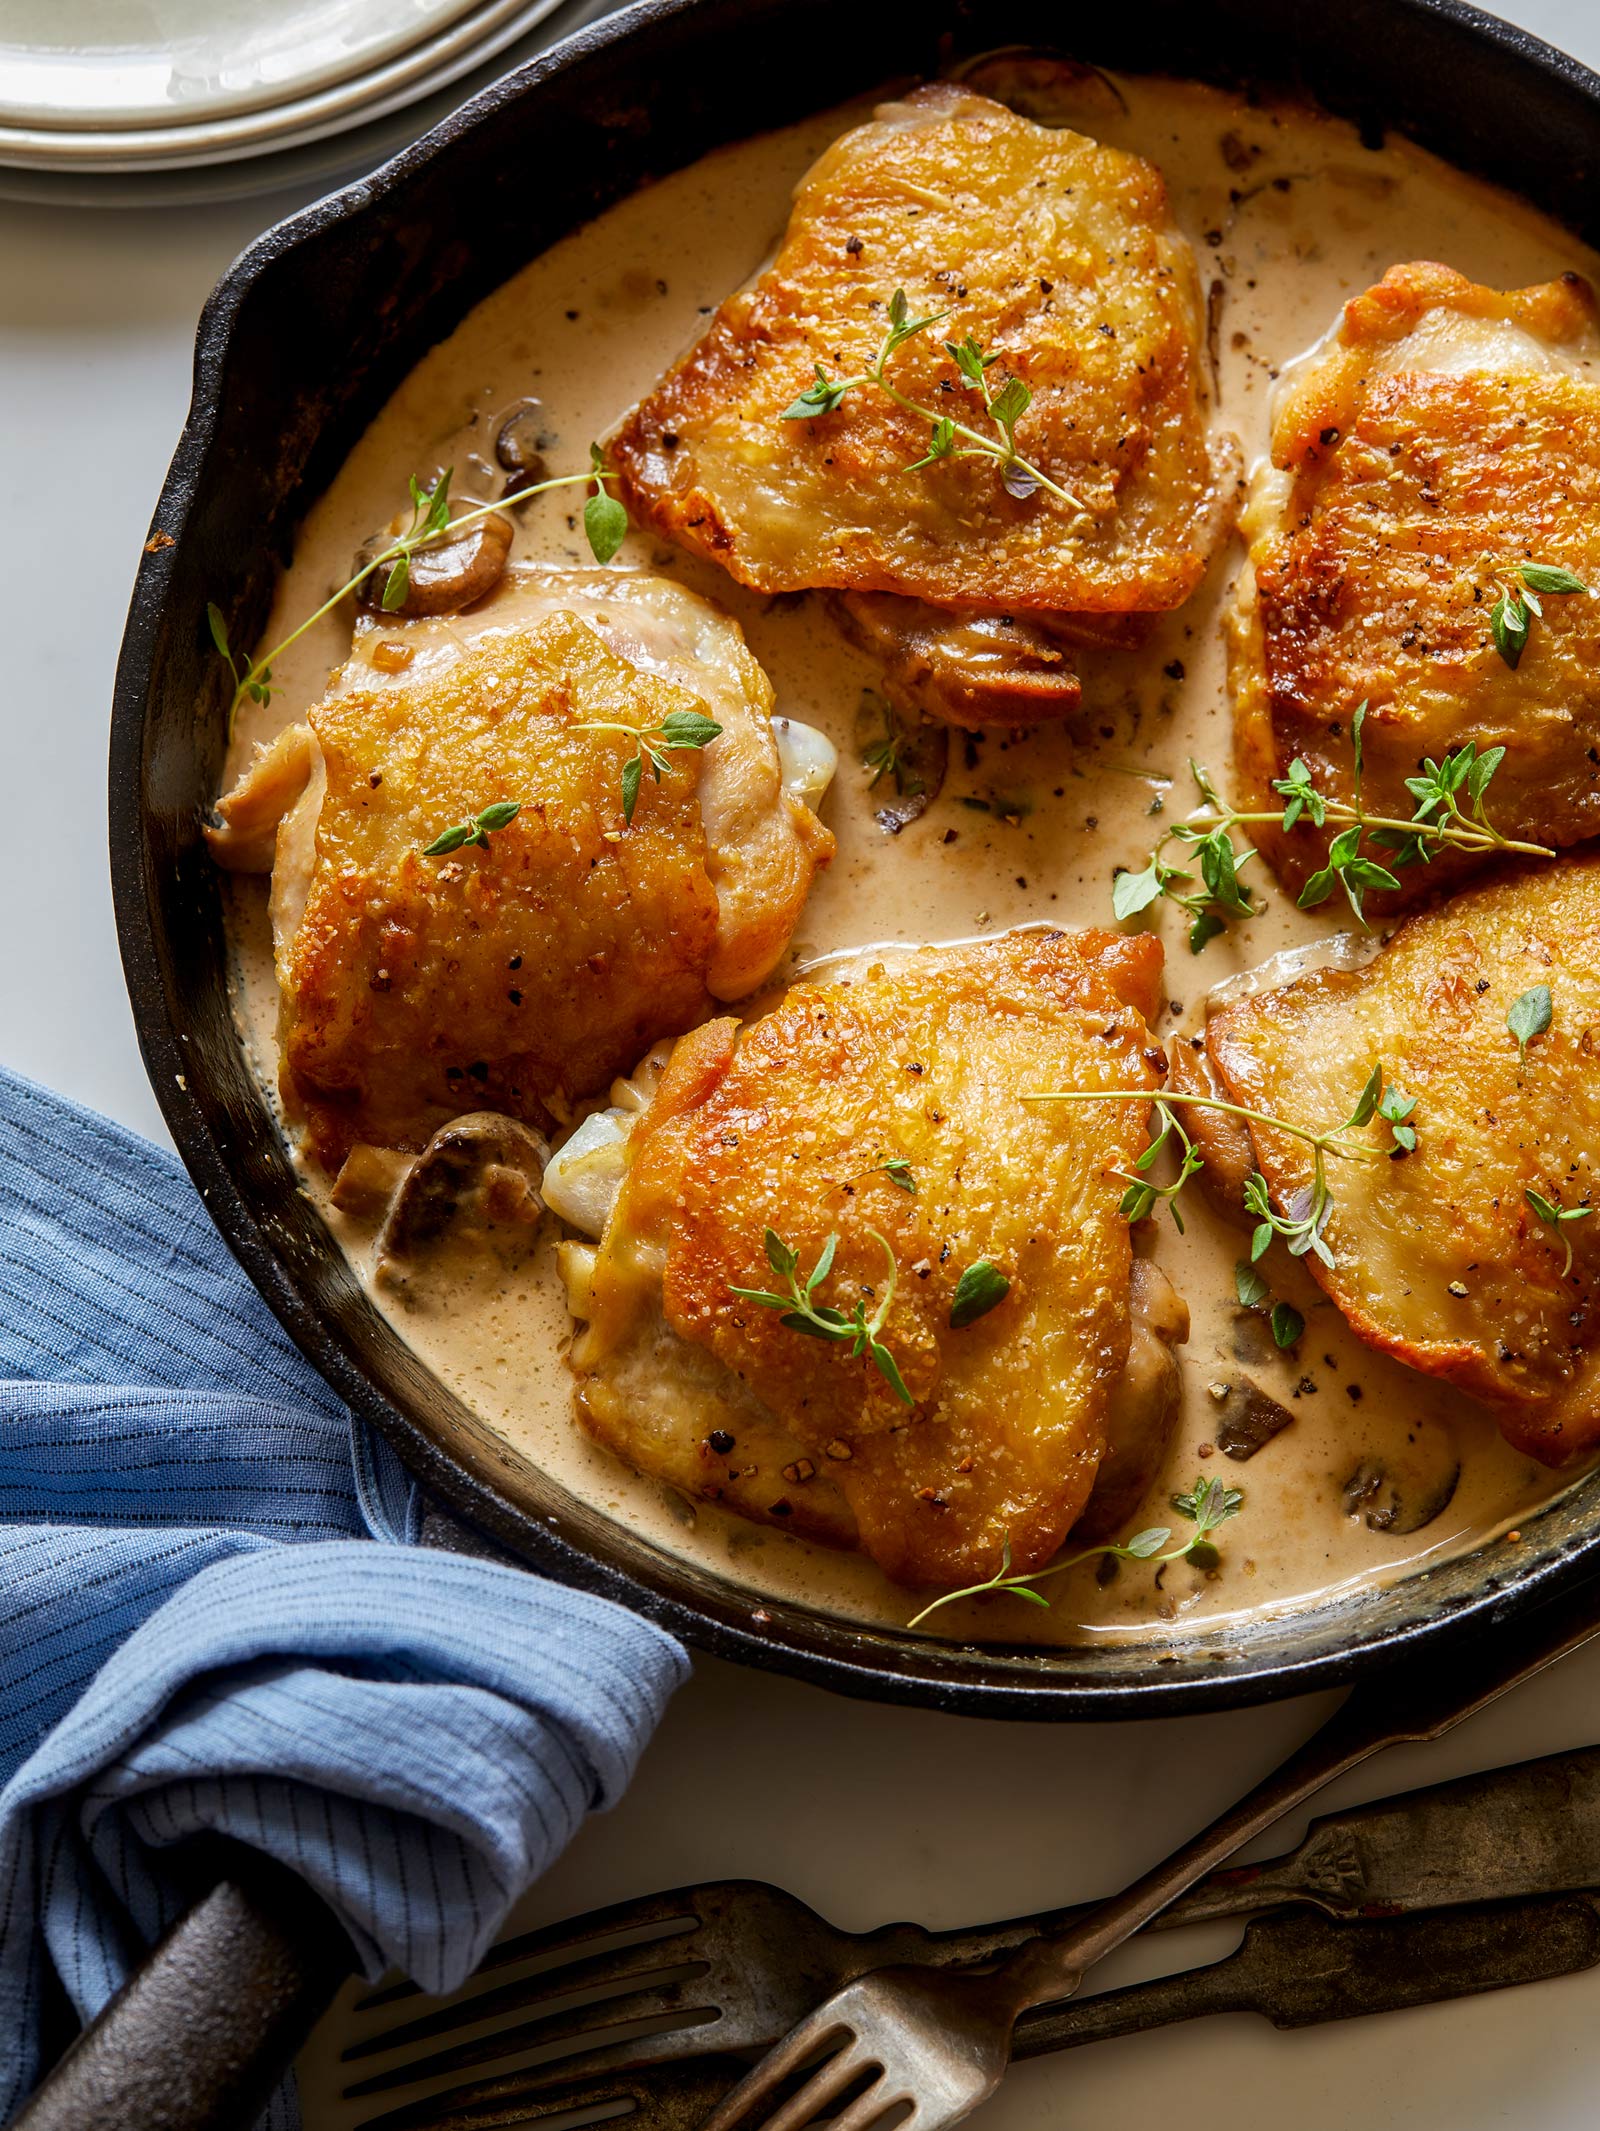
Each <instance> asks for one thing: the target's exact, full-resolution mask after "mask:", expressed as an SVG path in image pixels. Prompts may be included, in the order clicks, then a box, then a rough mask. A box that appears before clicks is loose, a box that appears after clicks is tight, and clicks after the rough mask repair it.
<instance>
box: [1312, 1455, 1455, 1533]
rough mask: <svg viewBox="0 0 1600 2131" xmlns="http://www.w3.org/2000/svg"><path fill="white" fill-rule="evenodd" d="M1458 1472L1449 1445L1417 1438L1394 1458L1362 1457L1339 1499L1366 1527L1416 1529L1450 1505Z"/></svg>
mask: <svg viewBox="0 0 1600 2131" xmlns="http://www.w3.org/2000/svg"><path fill="white" fill-rule="evenodd" d="M1430 1451H1431V1452H1433V1453H1434V1455H1432V1456H1430V1455H1429V1454H1428V1453H1429V1452H1430ZM1460 1478H1461V1460H1460V1459H1459V1458H1458V1457H1457V1456H1456V1454H1455V1452H1454V1451H1453V1450H1452V1449H1450V1448H1449V1447H1448V1446H1447V1445H1446V1444H1444V1443H1443V1442H1428V1441H1426V1440H1421V1441H1419V1442H1418V1443H1417V1444H1416V1445H1414V1446H1410V1447H1409V1449H1408V1452H1407V1453H1406V1454H1403V1455H1401V1456H1400V1457H1398V1458H1363V1459H1362V1461H1361V1463H1360V1464H1359V1465H1358V1466H1357V1467H1356V1469H1355V1471H1354V1472H1353V1473H1352V1474H1351V1475H1350V1477H1349V1479H1348V1480H1346V1481H1345V1483H1344V1486H1343V1487H1342V1489H1341V1490H1340V1500H1341V1501H1342V1502H1343V1504H1344V1512H1345V1515H1346V1516H1347V1517H1361V1518H1364V1519H1365V1522H1366V1527H1367V1530H1368V1531H1369V1532H1395V1533H1406V1532H1420V1531H1421V1530H1422V1528H1423V1526H1424V1525H1425V1524H1431V1523H1432V1522H1433V1520H1434V1518H1435V1517H1437V1516H1438V1515H1439V1514H1440V1513H1441V1511H1443V1510H1445V1509H1447V1508H1448V1507H1449V1505H1450V1500H1451V1497H1452V1496H1453V1495H1454V1494H1455V1491H1456V1485H1457V1483H1458V1481H1459V1480H1460Z"/></svg>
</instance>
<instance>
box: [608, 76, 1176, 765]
mask: <svg viewBox="0 0 1600 2131" xmlns="http://www.w3.org/2000/svg"><path fill="white" fill-rule="evenodd" d="M899 289H903V290H904V291H905V293H906V297H907V299H908V301H909V306H910V310H911V312H912V313H913V314H914V315H917V316H924V315H926V314H932V313H937V314H938V322H937V323H936V324H935V325H932V326H930V328H929V329H928V330H927V331H925V332H923V333H920V334H917V335H915V336H914V337H912V338H910V339H908V340H906V341H905V342H904V343H903V344H902V345H901V346H900V347H899V348H898V349H897V350H896V352H895V354H894V356H893V359H892V362H893V368H892V378H891V382H892V384H893V386H894V389H895V391H896V392H897V393H899V394H900V395H901V396H902V397H903V398H904V399H909V400H911V401H912V402H914V403H916V405H917V406H919V407H922V408H926V409H930V410H932V411H933V412H934V413H936V414H938V415H940V416H944V415H948V416H950V417H952V418H953V419H954V420H956V421H958V422H964V423H967V424H968V425H970V426H972V427H974V428H977V429H979V430H980V431H983V430H984V429H985V424H986V422H987V417H986V415H985V412H984V397H983V394H982V393H980V392H979V391H978V390H977V389H976V388H975V387H974V388H969V387H968V386H967V385H966V384H964V383H963V380H962V377H961V375H960V373H959V372H958V370H957V367H956V365H955V363H954V361H953V360H952V358H951V356H950V354H949V353H948V352H947V350H946V343H947V342H949V343H953V344H959V343H961V342H963V341H964V340H965V339H966V337H967V336H969V335H970V336H975V337H976V338H977V340H978V341H980V342H981V343H982V344H983V347H984V351H985V353H986V355H988V356H990V357H992V358H993V359H994V366H993V367H992V368H991V369H990V370H989V371H987V372H986V373H985V376H986V387H985V390H991V391H992V392H993V393H995V394H998V393H999V392H1000V390H1001V388H1002V383H1003V381H1004V380H1005V379H1007V378H1015V379H1018V380H1020V381H1021V382H1022V383H1023V384H1025V385H1026V386H1027V387H1028V388H1029V390H1030V391H1031V393H1032V400H1031V404H1029V405H1028V406H1027V408H1026V410H1025V411H1024V412H1023V413H1022V415H1021V417H1020V419H1019V420H1018V421H1017V424H1016V442H1017V449H1018V451H1019V452H1020V453H1021V454H1022V456H1023V457H1025V458H1027V459H1028V460H1030V461H1031V462H1032V463H1033V464H1034V465H1035V466H1036V467H1037V468H1039V469H1040V471H1041V472H1043V473H1044V474H1046V475H1047V477H1048V479H1049V481H1050V482H1052V483H1054V484H1055V485H1056V486H1057V487H1058V488H1059V489H1061V490H1063V491H1064V492H1065V494H1064V495H1057V494H1052V493H1051V492H1050V489H1049V488H1047V487H1042V486H1041V487H1037V488H1030V484H1029V483H1028V482H1027V481H1026V480H1025V479H1024V480H1022V481H1020V482H1013V483H1012V484H1011V485H1010V486H1009V487H1008V484H1007V481H1006V479H1005V478H1004V474H1003V470H1002V468H1001V466H1000V465H999V464H998V463H997V462H996V460H995V459H994V458H992V457H984V456H977V455H973V454H971V453H969V452H964V451H961V450H959V449H958V450H957V451H955V452H954V453H951V454H948V455H946V456H942V457H940V458H938V459H936V460H935V462H934V463H932V464H924V465H921V466H914V463H913V462H916V461H919V460H922V459H923V457H924V454H925V453H926V452H927V449H928V445H929V436H930V424H929V421H928V419H927V416H926V415H925V414H921V413H916V412H913V411H910V410H909V409H908V408H907V407H905V406H904V405H902V404H900V402H899V401H897V400H896V399H895V398H892V397H890V396H889V395H888V394H887V393H885V392H883V391H880V390H878V389H876V388H875V387H872V386H866V385H860V386H858V387H857V388H856V389H854V390H852V391H851V392H850V393H849V394H848V395H847V396H846V397H845V399H844V400H843V402H842V404H840V405H839V406H837V407H836V408H834V409H832V410H831V411H829V412H826V413H824V414H822V415H821V416H819V417H818V418H816V419H813V420H805V421H802V420H786V419H785V410H787V409H789V408H790V407H791V406H792V404H793V403H795V402H796V401H797V399H798V398H799V396H800V395H801V394H802V393H804V392H805V391H806V389H807V388H808V387H810V386H811V385H812V383H813V379H814V373H815V368H816V366H817V365H819V364H820V365H821V366H822V368H823V370H824V371H825V372H826V374H827V375H828V376H829V377H831V378H836V379H840V380H843V379H850V378H860V377H861V376H862V375H863V373H864V372H865V371H866V370H867V368H868V367H869V366H870V365H871V364H872V363H873V362H874V360H875V359H876V357H877V355H878V352H879V348H880V346H881V344H882V342H883V340H884V337H885V333H886V331H887V329H888V324H889V315H888V313H889V304H890V300H891V298H892V297H893V296H894V294H895V291H896V290H899ZM1200 339H1201V317H1200V305H1199V299H1198V292H1197V284H1196V281H1195V275H1194V268H1193V263H1192V261H1191V259H1190V256H1189V254H1188V251H1187V248H1186V247H1185V245H1184V244H1183V242H1182V240H1181V238H1179V237H1178V236H1177V235H1176V234H1175V233H1174V232H1173V231H1172V229H1171V227H1170V223H1169V218H1168V210H1167V200H1166V192H1165V188H1164V186H1163V184H1162V181H1161V177H1160V174H1159V172H1157V171H1156V170H1155V169H1154V167H1153V166H1152V165H1150V164H1149V163H1146V162H1142V161H1141V160H1139V159H1138V158H1137V157H1134V156H1131V155H1126V154H1124V153H1122V152H1121V151H1120V150H1116V149H1109V148H1103V147H1100V146H1099V145H1098V144H1097V143H1095V142H1094V141H1091V140H1088V139H1086V138H1084V136H1082V135H1081V134H1078V133H1074V132H1071V131H1069V130H1067V129H1066V128H1056V129H1051V128H1047V127H1044V126H1038V125H1035V124H1033V123H1032V122H1031V121H1030V120H1028V119H1025V118H1020V117H1018V116H1017V115H1016V114H1015V113H1014V112H1011V111H1008V110H1007V109H1006V108H1005V107H1004V106H1003V105H1000V104H997V103H994V102H992V101H991V100H990V99H989V98H988V97H985V96H980V95H978V94H976V93H975V92H974V91H972V90H970V89H965V88H960V87H957V86H954V85H952V84H949V83H940V84H936V85H934V86H931V87H926V88H921V89H918V90H916V91H914V92H913V93H912V94H911V95H909V96H907V97H905V98H904V99H902V100H901V101H899V102H896V103H890V104H885V105H883V106H882V107H881V108H880V109H879V110H878V112H877V113H876V114H875V116H874V117H873V118H872V119H871V120H870V121H869V122H868V123H867V124H866V125H863V126H859V127H857V128H855V129H854V131H852V132H850V133H847V134H846V135H845V136H844V137H843V138H842V139H841V140H839V141H836V142H835V143H834V145H833V146H832V147H831V148H830V149H829V150H828V151H827V153H826V154H825V155H824V156H823V157H822V158H821V159H820V160H819V161H818V162H817V164H816V165H815V166H814V167H813V168H812V169H811V170H810V171H809V172H808V173H807V175H806V177H805V178H804V179H803V180H802V181H801V184H800V186H799V188H798V192H797V197H796V203H795V208H794V212H793V215H792V216H791V219H790V223H789V228H788V232H787V234H786V236H785V238H784V241H783V244H782V246H781V248H780V250H779V252H778V255H777V257H776V259H775V260H774V261H773V263H772V265H771V266H770V267H768V268H767V269H766V270H765V272H763V273H762V274H761V275H759V276H758V278H757V279H756V280H755V282H754V283H753V284H752V285H751V286H750V287H748V288H746V289H743V290H741V291H740V292H739V293H738V294H736V295H734V296H731V297H730V298H729V299H728V300H727V302H726V303H724V304H723V306H722V308H721V309H720V311H719V312H718V313H717V315H716V317H715V318H714V319H713V320H712V321H711V323H710V325H709V326H708V327H707V329H706V332H705V334H704V335H703V337H702V338H701V339H700V341H699V342H698V343H697V344H696V346H694V347H693V348H692V349H691V350H690V351H689V352H688V354H686V355H685V356H684V357H683V358H682V359H681V360H680V361H679V363H678V364H677V365H676V366H675V367H674V368H673V369H672V370H671V371H670V372H669V373H668V375H667V376H666V377H665V378H664V379H663V380H662V382H661V384H660V385H659V386H658V387H657V389H656V390H655V392H654V393H652V394H651V395H650V397H649V398H648V399H646V400H645V401H644V402H643V403H642V405H640V406H639V407H637V408H635V409H634V411H633V412H632V413H631V414H630V415H629V416H628V417H627V419H626V420H625V421H624V422H623V423H622V425H621V427H620V428H619V430H618V431H617V432H616V434H615V435H614V436H613V438H612V439H611V443H610V451H611V457H612V460H613V463H614V464H615V465H616V466H617V468H618V469H619V471H620V473H621V476H622V483H623V490H624V494H625V496H626V498H627V500H628V502H629V504H630V506H631V507H632V509H633V511H634V513H635V515H636V516H638V517H639V518H640V519H642V520H643V521H644V522H645V523H646V524H648V525H650V526H651V527H653V528H654V529H655V530H656V531H658V532H661V533H664V534H666V535H667V536H668V537H669V538H671V539H674V540H676V541H678V542H680V543H681V544H682V545H684V546H686V547H689V548H692V549H694V550H696V551H697V552H699V553H700V554H703V555H707V556H709V557H710V558H711V559H712V560H714V561H716V562H718V563H720V564H721V565H722V566H723V568H725V569H726V570H727V571H729V573H730V574H731V575H732V576H734V577H735V578H737V579H738V580H739V582H740V583H742V584H746V585H751V586H753V587H755V588H756V589H757V590H760V591H764V592H792V591H801V590H807V589H820V588H827V589H832V590H835V591H838V592H841V593H845V594H849V595H852V596H857V595H871V596H878V604H877V611H876V612H874V613H872V614H871V616H870V619H869V621H866V622H863V627H864V628H867V629H869V632H870V633H871V634H872V635H873V636H875V637H877V638H879V639H880V640H882V639H889V640H891V641H890V644H889V658H888V669H889V681H888V685H889V686H890V688H891V690H892V691H893V692H894V693H895V694H896V695H897V698H898V700H900V701H901V702H902V703H903V704H905V705H907V706H909V707H915V708H921V709H924V710H927V711H929V712H930V713H932V714H934V715H938V716H943V717H947V718H950V719H952V721H953V722H957V723H963V724H981V723H985V722H990V721H999V722H1012V723H1029V722H1033V721H1035V720H1037V719H1038V718H1040V717H1042V716H1050V715H1059V714H1060V713H1061V712H1063V711H1065V710H1069V709H1071V708H1072V707H1073V706H1074V705H1075V703H1076V702H1077V700H1078V694H1079V686H1078V680H1077V675H1076V671H1075V668H1074V666H1073V664H1072V661H1071V660H1070V659H1069V658H1068V657H1066V656H1065V654H1064V652H1063V650H1062V639H1063V637H1064V635H1065V634H1066V632H1065V631H1064V630H1062V631H1058V632H1057V633H1056V637H1055V641H1054V642H1053V643H1051V644H1049V645H1047V646H1046V649H1045V656H1044V658H1043V660H1042V661H1041V660H1040V659H1038V658H1037V657H1036V656H1034V655H1033V653H1034V649H1035V644H1030V646H1029V649H1030V673H1029V679H1028V685H1027V686H1026V687H1025V688H1023V689H1022V690H1021V691H1020V692H1019V691H1018V690H1017V689H1016V688H1015V686H1014V681H1013V675H1012V673H1011V672H1009V671H1008V670H1007V668H1006V666H1005V663H1004V662H1001V664H1000V665H999V667H998V669H997V667H996V661H995V658H994V651H995V646H994V644H993V643H992V642H986V643H983V644H981V645H980V646H979V647H978V648H979V650H980V654H981V655H980V658H979V660H978V662H977V663H976V664H975V665H974V667H973V670H972V674H971V679H970V681H969V683H968V684H967V685H966V687H965V688H961V689H957V690H955V691H953V692H952V690H951V689H950V688H949V687H948V685H946V684H945V683H943V682H941V681H940V678H939V676H938V675H937V674H935V677H934V678H935V685H933V686H932V687H928V688H923V687H922V686H921V685H920V682H919V677H918V671H917V668H918V658H917V655H916V652H915V649H914V647H913V648H912V650H911V651H910V653H909V654H908V653H907V651H906V648H905V647H903V646H902V647H896V646H895V645H894V644H893V642H892V639H893V638H894V636H895V634H896V631H895V624H894V619H893V611H892V601H891V599H890V598H888V597H883V596H885V595H892V596H893V598H899V599H904V600H905V601H907V602H921V603H924V604H923V605H922V606H921V607H920V609H919V608H908V611H907V614H906V618H905V626H906V630H907V632H908V633H910V634H913V635H916V636H918V637H921V638H927V637H928V636H929V635H930V634H932V635H934V636H937V635H938V634H939V633H940V632H939V628H938V625H937V623H934V624H930V620H929V610H930V609H934V610H937V609H944V608H949V609H954V610H956V611H955V612H954V614H952V616H951V617H950V623H949V629H950V637H949V639H948V641H947V643H946V645H945V650H946V651H947V652H951V651H953V652H955V653H959V649H960V646H959V641H958V639H959V636H960V633H961V632H962V631H963V630H964V629H967V628H969V627H970V626H971V625H972V623H973V621H974V620H975V618H976V617H977V616H978V615H979V614H980V613H981V614H986V615H987V616H988V617H990V619H991V622H994V623H1000V622H1002V621H1003V622H1004V626H1006V627H1010V626H1012V623H1013V622H1014V623H1015V626H1016V627H1017V629H1018V630H1019V631H1020V632H1022V633H1023V636H1024V638H1025V639H1026V636H1027V632H1028V631H1030V629H1032V627H1033V625H1034V624H1035V623H1037V622H1040V621H1041V620H1043V621H1046V622H1048V621H1049V620H1051V619H1052V618H1054V619H1055V620H1056V621H1057V622H1065V621H1066V618H1067V617H1071V616H1075V615H1082V616H1083V617H1084V621H1083V625H1082V627H1083V628H1084V629H1087V630H1088V631H1089V639H1088V640H1091V641H1092V640H1093V637H1094V633H1095V624H1096V623H1098V622H1100V621H1101V620H1102V618H1110V619H1111V620H1113V621H1114V622H1116V623H1118V624H1120V625H1121V626H1122V627H1123V628H1126V626H1127V620H1126V618H1127V617H1128V616H1130V615H1134V614H1139V613H1149V612H1157V611H1161V610H1163V609H1166V608H1170V607H1174V606H1176V605H1178V604H1179V603H1180V602H1181V601H1183V600H1184V599H1186V598H1187V597H1188V595H1189V594H1190V593H1191V592H1192V591H1193V590H1194V588H1195V586H1196V585H1197V584H1198V582H1199V580H1200V577H1201V574H1202V572H1203V570H1204V568H1205V564H1206V559H1207V556H1208V554H1209V552H1210V549H1211V546H1212V545H1213V542H1214V538H1215V534H1216V530H1217V517H1218V506H1217V494H1216V481H1215V478H1214V468H1213V462H1212V457H1211V452H1210V449H1209V446H1208V441H1207V434H1206V422H1205V398H1204V385H1203V381H1202V371H1201V362H1200V354H1199V349H1200ZM993 433H994V434H998V432H997V431H994V432H993ZM958 442H959V440H958ZM1018 491H1020V492H1018ZM857 618H858V620H861V619H862V617H861V615H860V612H859V610H858V617H857ZM985 633H988V632H985ZM1078 640H1079V641H1083V640H1084V638H1083V636H1082V634H1081V633H1080V635H1079V638H1078ZM1035 643H1036V640H1035ZM991 678H993V679H994V680H995V682H996V683H997V685H996V686H995V687H994V688H992V689H991V688H990V687H989V685H988V683H989V681H990V679H991ZM1047 682H1048V684H1049V685H1046V683H1047Z"/></svg>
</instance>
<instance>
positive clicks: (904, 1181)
mask: <svg viewBox="0 0 1600 2131" xmlns="http://www.w3.org/2000/svg"><path fill="white" fill-rule="evenodd" d="M878 1167H879V1168H880V1169H881V1170H882V1171H883V1174H884V1175H885V1176H886V1177H887V1178H888V1179H889V1182H890V1183H891V1184H898V1185H899V1187H900V1189H901V1190H902V1191H908V1192H910V1194H911V1196H912V1198H915V1197H916V1195H917V1180H916V1178H915V1177H914V1176H913V1175H912V1174H911V1164H910V1163H909V1162H908V1161H907V1160H906V1158H905V1156H904V1155H903V1154H896V1155H892V1156H891V1157H890V1159H889V1160H888V1161H886V1162H880V1163H879V1164H878Z"/></svg>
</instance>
